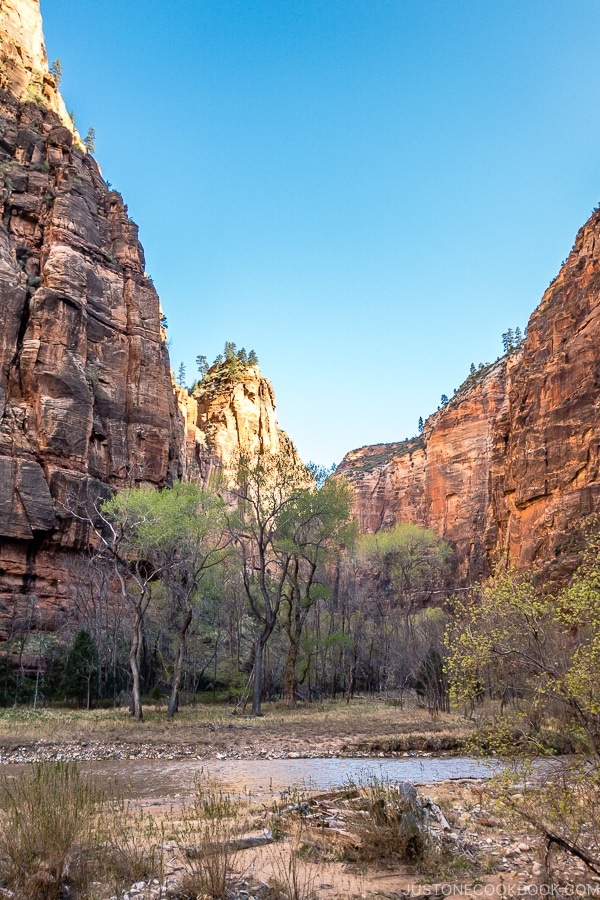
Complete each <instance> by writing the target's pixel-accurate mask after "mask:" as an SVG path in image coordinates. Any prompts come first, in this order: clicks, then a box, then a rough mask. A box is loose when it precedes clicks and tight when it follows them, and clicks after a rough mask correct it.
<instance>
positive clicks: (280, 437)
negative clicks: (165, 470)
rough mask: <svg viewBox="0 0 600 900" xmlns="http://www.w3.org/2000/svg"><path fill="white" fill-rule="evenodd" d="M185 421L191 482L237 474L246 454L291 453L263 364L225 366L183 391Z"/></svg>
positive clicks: (186, 459) (293, 452) (186, 468)
mask: <svg viewBox="0 0 600 900" xmlns="http://www.w3.org/2000/svg"><path fill="white" fill-rule="evenodd" d="M177 397H178V402H179V409H180V412H181V415H182V418H183V420H184V423H185V449H184V453H183V460H182V465H183V467H184V471H185V475H186V477H187V478H189V479H192V480H197V481H200V482H202V483H203V484H206V482H207V481H208V480H209V478H210V477H211V476H212V475H213V474H214V473H215V472H217V471H224V472H225V474H226V477H228V478H232V477H233V476H234V474H235V470H236V466H237V463H238V460H239V456H240V453H242V454H245V455H247V456H248V457H249V458H251V459H252V458H255V457H256V456H258V454H259V453H272V454H277V453H280V452H284V453H288V454H290V455H291V456H293V457H294V458H296V450H295V448H294V446H293V444H292V442H291V441H290V439H289V437H288V436H287V435H286V433H285V432H284V431H282V430H281V429H280V428H279V427H278V425H277V417H276V413H275V394H274V392H273V387H272V385H271V382H270V381H268V380H267V379H266V378H263V377H262V375H261V373H260V369H259V368H258V366H257V365H233V366H230V365H229V364H228V363H227V362H224V363H221V364H219V365H218V366H213V368H212V369H211V370H210V371H209V372H208V373H207V376H206V377H205V378H204V379H203V380H202V381H201V382H200V384H199V385H198V386H197V387H196V388H195V389H194V390H193V391H192V392H191V393H189V392H188V391H186V390H185V389H182V388H177Z"/></svg>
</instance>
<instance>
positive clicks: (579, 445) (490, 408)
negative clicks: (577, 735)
mask: <svg viewBox="0 0 600 900" xmlns="http://www.w3.org/2000/svg"><path fill="white" fill-rule="evenodd" d="M599 425H600V212H598V211H596V212H594V214H593V215H592V216H591V218H590V219H589V221H588V222H587V223H586V224H585V225H584V226H583V228H582V229H581V230H580V231H579V233H578V235H577V238H576V240H575V245H574V247H573V249H572V251H571V253H570V254H569V257H568V259H567V260H566V262H565V263H564V264H563V266H562V268H561V270H560V272H559V274H558V276H557V278H556V279H555V280H554V281H553V282H552V284H551V285H550V287H549V288H548V289H547V291H546V292H545V294H544V296H543V299H542V302H541V303H540V305H539V306H538V308H537V309H536V310H535V312H534V313H533V315H532V316H531V319H530V321H529V325H528V328H527V337H526V340H525V341H524V343H523V344H522V345H521V346H520V347H519V348H518V349H516V350H514V351H512V352H511V353H510V354H508V355H507V356H506V357H504V358H503V359H501V360H499V361H498V362H497V363H496V364H494V365H493V366H490V367H488V368H487V369H485V370H484V371H483V372H480V373H475V374H474V375H473V376H471V377H470V378H469V379H467V382H466V383H465V385H464V386H463V387H462V388H461V389H460V391H459V392H458V393H457V394H456V395H455V396H454V397H453V398H452V399H451V400H450V402H449V403H447V404H446V405H445V406H444V407H442V409H440V410H439V411H438V412H436V413H435V414H434V415H432V416H430V418H429V419H428V420H427V421H426V423H425V426H424V429H423V433H422V435H420V436H419V437H418V438H415V439H413V440H411V441H406V442H402V443H398V444H387V445H385V444H384V445H377V446H374V447H363V448H361V449H359V450H354V451H352V452H351V453H348V454H347V455H346V457H345V458H344V460H343V461H342V463H341V464H340V466H339V467H338V470H337V471H338V474H342V475H345V476H346V477H347V478H348V480H349V481H350V482H351V484H352V486H353V489H354V492H355V498H356V500H355V509H356V514H357V516H358V518H359V520H360V522H361V525H362V527H363V529H364V530H366V531H377V530H379V529H380V528H387V527H390V526H392V525H394V524H395V523H398V522H404V521H411V522H416V523H417V524H421V525H423V526H426V527H429V528H431V529H433V530H434V531H435V532H436V533H437V534H439V535H440V536H442V537H444V538H445V539H447V540H448V541H450V542H451V543H452V544H453V545H454V546H455V547H456V550H457V557H458V561H459V567H460V573H461V576H462V577H463V579H465V580H468V579H470V578H474V577H477V576H479V575H483V574H486V573H487V572H489V571H490V568H491V567H492V566H493V564H494V561H495V560H497V559H502V560H506V561H508V562H509V563H510V564H512V565H514V566H516V567H519V568H524V567H527V566H529V565H530V564H532V563H535V562H538V561H548V560H553V559H559V558H560V557H561V555H562V554H563V551H564V550H565V549H567V548H568V546H569V538H570V535H571V534H572V532H573V529H574V528H576V525H577V523H578V521H579V520H580V519H581V518H582V517H583V516H586V515H588V514H590V513H591V512H595V511H599V510H600V480H599V473H598V447H599V441H600V430H599ZM565 561H566V560H565Z"/></svg>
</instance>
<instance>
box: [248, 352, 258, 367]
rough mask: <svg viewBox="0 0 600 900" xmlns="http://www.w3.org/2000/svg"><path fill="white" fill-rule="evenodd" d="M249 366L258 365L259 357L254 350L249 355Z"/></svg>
mask: <svg viewBox="0 0 600 900" xmlns="http://www.w3.org/2000/svg"><path fill="white" fill-rule="evenodd" d="M248 365H250V366H257V365H258V356H257V355H256V353H255V352H254V350H251V351H250V353H249V354H248Z"/></svg>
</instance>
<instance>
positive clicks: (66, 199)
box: [0, 0, 182, 606]
mask: <svg viewBox="0 0 600 900" xmlns="http://www.w3.org/2000/svg"><path fill="white" fill-rule="evenodd" d="M0 34H1V35H2V43H1V46H0V69H1V71H2V83H3V84H4V85H5V87H6V88H7V89H6V90H2V91H0V215H1V216H2V224H1V226H0V600H4V601H5V602H6V601H7V600H11V599H12V598H13V597H14V596H16V595H19V594H22V593H28V594H35V595H36V596H37V598H38V601H39V602H40V604H41V605H42V606H43V604H44V602H45V601H48V602H50V601H51V602H54V603H59V604H60V603H61V602H63V601H64V600H65V598H66V597H67V595H68V584H67V582H68V577H67V573H66V570H65V565H66V559H67V557H68V555H69V552H70V551H72V550H77V549H79V548H80V547H81V546H83V545H85V543H86V536H85V529H84V528H82V527H81V526H80V525H78V524H77V522H76V521H73V520H72V518H70V517H69V515H68V513H67V508H68V507H69V506H71V505H73V504H74V503H76V502H80V501H82V500H83V499H84V498H86V497H90V498H92V499H94V498H97V497H99V496H103V495H105V494H106V492H107V486H111V487H120V486H123V485H127V484H132V483H135V484H150V485H156V486H160V485H164V484H166V483H168V482H169V481H170V480H171V479H172V478H174V477H175V476H176V475H177V474H178V473H179V472H180V469H181V461H180V446H181V439H182V428H181V423H180V420H179V417H178V414H177V407H176V402H175V397H174V392H173V389H172V384H171V373H170V365H169V358H168V352H167V348H166V344H165V342H164V335H163V334H161V328H160V312H159V301H158V297H157V294H156V291H155V290H154V287H153V286H152V282H151V281H150V280H149V278H148V277H147V276H146V275H145V271H144V269H145V267H144V254H143V250H142V247H141V245H140V243H139V241H138V233H137V227H136V226H135V225H134V223H133V222H131V220H130V219H129V218H128V216H127V208H126V206H125V205H124V204H123V201H122V198H121V197H120V195H119V194H118V193H116V192H114V191H110V190H109V189H108V187H107V185H106V183H105V182H104V180H103V178H102V176H101V173H100V170H99V168H98V166H97V164H96V163H95V161H94V160H93V159H92V157H91V156H90V155H88V154H86V153H85V151H84V150H83V149H82V148H81V147H80V145H79V143H78V137H77V135H76V133H75V132H74V129H73V128H72V126H71V127H66V126H65V124H64V116H63V115H62V110H63V109H64V106H63V104H62V101H61V100H60V98H59V95H58V93H57V91H56V86H55V85H54V82H53V80H52V78H51V76H49V75H48V73H47V67H46V54H45V50H44V48H43V41H42V36H41V34H42V32H41V20H40V14H39V5H38V3H37V2H34V0H13V2H9V3H7V2H5V0H3V2H2V4H1V7H0ZM19 40H21V41H22V42H23V43H21V45H20V47H21V52H20V53H19V52H17V50H18V42H19ZM15 48H17V50H15ZM32 85H33V88H34V89H33V90H32V89H31V86H32ZM66 118H67V120H68V117H66ZM68 121H69V124H70V120H68Z"/></svg>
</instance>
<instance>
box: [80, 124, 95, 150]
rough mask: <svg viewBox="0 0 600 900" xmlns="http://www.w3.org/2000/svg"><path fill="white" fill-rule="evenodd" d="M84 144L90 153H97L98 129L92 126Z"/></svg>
mask: <svg viewBox="0 0 600 900" xmlns="http://www.w3.org/2000/svg"><path fill="white" fill-rule="evenodd" d="M83 144H84V147H85V149H86V150H87V152H88V153H95V152H96V129H95V128H93V127H92V126H90V127H89V128H88V132H87V134H86V136H85V139H84V141H83Z"/></svg>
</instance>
